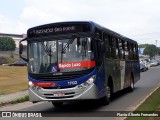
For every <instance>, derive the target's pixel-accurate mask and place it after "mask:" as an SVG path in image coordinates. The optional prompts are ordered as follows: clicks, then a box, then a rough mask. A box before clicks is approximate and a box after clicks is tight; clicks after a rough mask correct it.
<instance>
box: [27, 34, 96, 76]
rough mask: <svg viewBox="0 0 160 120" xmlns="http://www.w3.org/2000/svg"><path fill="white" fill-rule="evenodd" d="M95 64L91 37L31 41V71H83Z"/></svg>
mask: <svg viewBox="0 0 160 120" xmlns="http://www.w3.org/2000/svg"><path fill="white" fill-rule="evenodd" d="M94 66H95V61H94V54H93V50H92V44H91V38H90V37H81V38H72V39H61V40H55V39H53V40H51V39H49V40H48V39H45V40H41V41H33V42H31V43H29V63H28V71H29V73H36V74H37V73H56V72H71V71H81V70H86V69H90V68H93V67H94Z"/></svg>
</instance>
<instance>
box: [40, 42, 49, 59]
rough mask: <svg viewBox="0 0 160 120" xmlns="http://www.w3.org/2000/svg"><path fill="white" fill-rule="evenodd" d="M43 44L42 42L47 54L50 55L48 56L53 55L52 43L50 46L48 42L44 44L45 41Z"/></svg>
mask: <svg viewBox="0 0 160 120" xmlns="http://www.w3.org/2000/svg"><path fill="white" fill-rule="evenodd" d="M41 44H42V46H43V48H44V51H45V52H46V54H47V55H48V56H52V55H51V45H50V47H49V48H48V45H47V44H46V45H45V44H44V42H41Z"/></svg>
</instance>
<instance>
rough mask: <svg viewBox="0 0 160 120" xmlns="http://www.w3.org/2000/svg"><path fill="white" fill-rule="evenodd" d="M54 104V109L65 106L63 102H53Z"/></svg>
mask: <svg viewBox="0 0 160 120" xmlns="http://www.w3.org/2000/svg"><path fill="white" fill-rule="evenodd" d="M52 104H53V105H54V107H57V108H58V107H62V106H63V102H52Z"/></svg>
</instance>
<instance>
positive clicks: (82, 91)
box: [29, 83, 99, 102]
mask: <svg viewBox="0 0 160 120" xmlns="http://www.w3.org/2000/svg"><path fill="white" fill-rule="evenodd" d="M29 98H30V101H32V102H40V101H64V102H65V101H74V100H85V99H98V98H99V97H98V89H97V87H96V85H95V84H94V83H92V84H90V85H89V86H87V87H79V86H78V85H77V86H75V87H72V88H65V89H44V88H32V87H29Z"/></svg>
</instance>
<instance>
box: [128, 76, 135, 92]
mask: <svg viewBox="0 0 160 120" xmlns="http://www.w3.org/2000/svg"><path fill="white" fill-rule="evenodd" d="M133 91H134V79H133V77H131V84H130V86H129V87H128V92H133Z"/></svg>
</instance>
